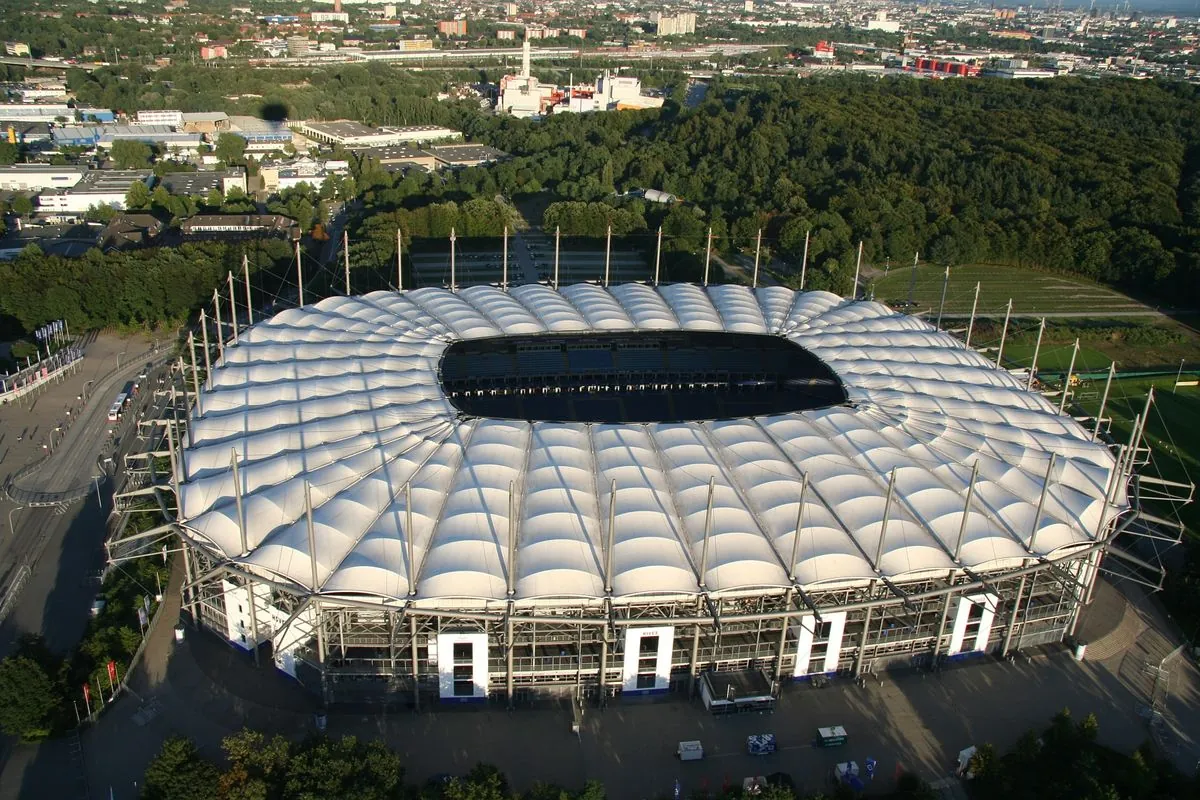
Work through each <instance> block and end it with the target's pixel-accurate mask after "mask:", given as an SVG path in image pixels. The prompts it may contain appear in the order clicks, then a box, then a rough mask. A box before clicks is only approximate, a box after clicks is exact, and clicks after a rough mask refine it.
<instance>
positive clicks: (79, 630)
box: [0, 484, 137, 797]
mask: <svg viewBox="0 0 1200 800" xmlns="http://www.w3.org/2000/svg"><path fill="white" fill-rule="evenodd" d="M106 489H107V487H105V486H104V485H103V484H102V485H101V493H102V494H103V493H104V492H105V491H106ZM89 501H90V502H89ZM81 502H82V505H75V506H72V507H71V508H70V509H69V510H68V511H67V513H68V514H72V513H73V514H74V518H73V519H72V520H71V522H70V523H69V524H68V526H67V527H66V529H65V530H61V531H60V530H59V529H58V528H57V525H56V523H61V521H62V519H63V516H62V515H58V514H56V512H55V510H54V509H25V510H23V511H21V512H18V513H20V514H27V515H29V517H27V522H26V524H25V525H18V530H19V531H20V532H21V535H23V536H31V537H35V538H34V540H33V541H31V543H30V545H31V547H38V546H39V542H38V541H37V538H36V537H41V536H42V535H45V536H46V539H45V541H44V544H41V546H43V547H44V549H43V550H42V551H41V555H40V557H39V558H38V559H37V566H36V567H35V568H34V569H33V570H32V572H31V574H30V576H29V579H28V581H27V582H26V584H25V587H24V589H23V591H22V592H21V595H20V597H19V599H18V601H17V605H16V608H15V610H14V611H13V613H12V614H11V615H10V616H9V617H8V619H6V620H5V622H4V625H3V627H0V652H5V653H7V652H9V650H10V649H11V647H12V646H13V643H14V642H15V641H16V639H17V638H18V637H19V636H20V635H22V634H24V633H38V634H41V635H42V636H43V637H45V640H46V644H47V645H48V646H49V648H50V649H51V650H52V651H54V652H55V653H56V654H58V655H60V656H66V655H67V653H68V651H70V650H72V649H73V648H74V647H75V646H76V645H77V644H78V643H79V640H80V638H81V637H82V636H83V634H84V631H85V630H86V628H87V624H88V609H89V607H90V605H91V602H92V599H93V597H94V596H95V595H96V593H97V591H98V590H99V588H100V585H99V582H98V581H96V580H95V579H94V578H93V577H92V576H93V575H95V574H96V572H97V571H98V570H99V569H100V567H101V566H102V565H103V563H104V550H103V546H102V541H101V540H102V537H103V535H104V531H105V525H104V521H105V511H104V510H103V509H100V508H97V506H96V503H95V501H94V499H92V498H90V497H89V498H88V500H85V501H81ZM132 626H133V627H134V628H136V627H137V620H136V619H134V620H133V622H132ZM73 682H74V681H72V683H73ZM75 699H77V700H78V702H79V703H80V708H81V709H82V708H83V702H84V701H83V697H82V694H81V693H79V694H78V697H77V698H75ZM62 712H63V714H64V716H65V717H66V718H67V719H68V720H70V719H71V718H72V717H73V716H74V712H73V711H72V709H71V707H70V706H68V707H66V708H64V709H62ZM81 713H83V712H82V710H81ZM69 742H70V736H69V735H67V736H61V737H58V738H56V739H51V740H49V741H45V742H41V743H39V744H37V745H20V746H18V747H16V748H14V749H13V750H11V751H10V752H9V757H8V758H7V759H6V761H5V763H4V765H3V773H4V775H3V777H2V778H0V787H9V786H13V785H15V782H16V780H17V779H16V775H15V774H12V773H15V772H17V771H19V775H20V777H19V783H20V786H21V791H20V792H19V793H18V795H17V796H19V797H74V796H79V795H80V788H81V787H82V786H84V785H85V784H84V781H85V780H86V778H85V774H84V765H83V763H82V761H80V760H79V759H78V758H75V757H74V756H73V751H72V749H71V747H70V744H69Z"/></svg>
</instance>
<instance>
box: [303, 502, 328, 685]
mask: <svg viewBox="0 0 1200 800" xmlns="http://www.w3.org/2000/svg"><path fill="white" fill-rule="evenodd" d="M304 519H305V522H306V524H307V526H308V561H309V567H310V569H311V575H312V593H313V597H312V604H313V619H314V620H316V625H315V626H314V627H315V628H316V629H317V663H318V664H320V665H321V688H322V696H324V691H323V690H324V686H325V632H324V628H325V626H324V625H323V624H322V623H321V608H320V606H319V605H317V598H316V595H317V589H318V587H317V531H316V527H315V526H314V525H313V509H312V486H311V485H310V484H309V482H308V481H305V482H304Z"/></svg>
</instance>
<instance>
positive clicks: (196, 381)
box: [181, 331, 203, 441]
mask: <svg viewBox="0 0 1200 800" xmlns="http://www.w3.org/2000/svg"><path fill="white" fill-rule="evenodd" d="M188 351H189V352H191V354H192V390H193V392H194V394H195V395H196V416H200V415H201V413H203V412H202V411H201V409H200V370H199V368H197V366H196V336H195V334H193V333H192V332H191V331H188ZM181 369H182V368H181ZM191 439H192V426H191V425H188V440H189V441H190V440H191Z"/></svg>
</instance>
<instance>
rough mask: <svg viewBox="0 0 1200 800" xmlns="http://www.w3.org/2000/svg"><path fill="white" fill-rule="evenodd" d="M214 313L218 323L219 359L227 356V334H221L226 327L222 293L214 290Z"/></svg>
mask: <svg viewBox="0 0 1200 800" xmlns="http://www.w3.org/2000/svg"><path fill="white" fill-rule="evenodd" d="M213 311H214V313H215V315H216V321H217V358H218V359H220V358H222V357H224V355H225V334H224V333H222V332H221V328H222V327H224V325H223V324H222V322H221V293H220V292H218V291H217V290H216V289H213Z"/></svg>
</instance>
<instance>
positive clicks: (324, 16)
mask: <svg viewBox="0 0 1200 800" xmlns="http://www.w3.org/2000/svg"><path fill="white" fill-rule="evenodd" d="M312 21H313V23H315V24H320V23H325V22H340V23H342V24H343V25H349V24H350V15H349V14H347V13H346V12H345V11H314V12H312Z"/></svg>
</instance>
